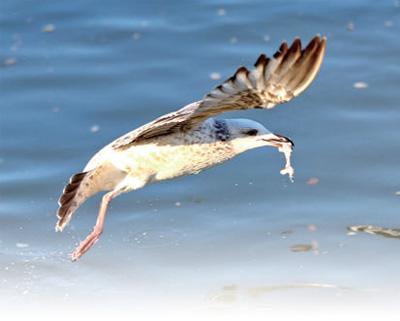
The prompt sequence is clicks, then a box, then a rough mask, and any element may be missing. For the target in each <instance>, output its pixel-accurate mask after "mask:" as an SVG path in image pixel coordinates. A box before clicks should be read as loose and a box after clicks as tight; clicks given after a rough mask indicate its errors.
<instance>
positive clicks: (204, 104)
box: [112, 36, 326, 149]
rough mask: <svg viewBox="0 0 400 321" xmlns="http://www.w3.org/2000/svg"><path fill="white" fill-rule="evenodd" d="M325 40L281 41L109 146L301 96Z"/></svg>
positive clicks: (121, 145) (314, 71) (119, 146)
mask: <svg viewBox="0 0 400 321" xmlns="http://www.w3.org/2000/svg"><path fill="white" fill-rule="evenodd" d="M325 46H326V39H325V38H324V37H323V38H320V37H319V36H316V37H314V38H313V39H312V40H311V41H310V43H309V44H308V45H307V46H306V48H304V49H302V48H301V41H300V39H295V40H294V41H293V43H292V45H291V46H290V48H289V47H288V45H287V43H286V42H284V43H282V44H281V46H280V48H279V50H278V51H277V52H276V53H275V54H274V56H273V58H268V57H266V56H265V55H264V54H263V55H261V56H260V57H259V58H258V60H257V62H256V63H255V67H256V68H255V69H253V70H252V71H249V70H247V69H246V68H245V67H240V68H239V69H238V70H237V71H236V73H235V74H234V75H233V76H232V77H231V78H229V79H228V80H226V81H225V82H224V83H223V84H222V85H220V86H218V87H216V88H215V89H214V90H212V91H211V92H210V93H209V94H207V95H206V96H205V97H204V98H203V100H201V101H199V102H194V103H192V104H189V105H187V106H185V107H183V108H182V109H179V110H177V111H176V112H173V113H170V114H167V115H164V116H161V117H159V118H157V119H156V120H154V121H152V122H151V123H148V124H146V125H144V126H142V127H140V128H138V129H136V130H134V131H133V132H130V133H128V134H126V135H124V136H122V137H121V138H119V139H117V140H116V141H115V142H114V143H113V144H112V147H113V148H115V149H125V148H128V147H129V146H131V145H132V144H135V143H138V142H140V141H143V140H146V139H150V138H153V137H157V136H161V135H165V134H170V133H171V132H173V131H175V130H178V129H182V128H190V127H192V126H195V125H196V124H198V123H200V122H202V121H204V120H205V119H207V118H209V117H212V116H214V115H217V114H220V113H223V112H226V111H233V110H240V109H250V108H267V109H269V108H272V107H274V106H276V105H277V104H281V103H284V102H287V101H289V100H291V99H292V98H294V97H296V96H298V95H300V94H301V93H302V92H303V91H304V90H305V89H306V88H307V87H308V86H309V85H310V84H311V82H312V81H313V80H314V78H315V76H316V75H317V73H318V71H319V69H320V66H321V63H322V59H323V57H324V53H325Z"/></svg>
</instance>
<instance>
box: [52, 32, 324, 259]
mask: <svg viewBox="0 0 400 321" xmlns="http://www.w3.org/2000/svg"><path fill="white" fill-rule="evenodd" d="M325 45H326V39H325V38H320V37H319V36H317V37H314V38H313V39H312V40H311V41H310V43H309V44H308V45H307V47H306V48H304V49H302V48H301V42H300V40H299V39H296V40H294V42H293V44H292V45H291V47H290V48H289V47H288V45H287V44H286V42H284V43H283V44H282V45H281V46H280V48H279V50H278V51H277V52H276V53H275V54H274V56H273V57H272V58H267V57H266V56H265V55H261V56H260V57H259V59H258V60H257V62H256V64H255V67H256V68H255V69H253V70H252V71H248V70H247V69H246V68H245V67H240V68H239V69H238V70H237V71H236V73H235V74H234V75H233V76H232V77H231V78H229V79H228V80H226V81H225V82H224V83H223V84H222V85H220V86H218V87H216V88H215V89H214V90H212V91H211V92H210V93H209V94H207V95H206V96H205V97H204V98H203V99H202V100H200V101H197V102H194V103H191V104H189V105H187V106H185V107H183V108H181V109H179V110H177V111H175V112H172V113H169V114H166V115H164V116H161V117H159V118H157V119H156V120H154V121H152V122H150V123H148V124H146V125H144V126H142V127H139V128H138V129H136V130H134V131H132V132H129V133H127V134H125V135H123V136H121V137H120V138H118V139H116V140H115V141H113V142H111V143H110V144H109V145H107V146H105V147H104V148H103V149H101V150H100V151H99V152H98V153H96V154H95V155H94V156H93V157H92V159H91V160H90V161H89V162H88V164H87V165H86V166H85V168H84V170H83V172H82V173H78V174H76V175H74V176H73V177H72V178H71V180H70V182H69V183H68V184H67V186H66V187H65V188H64V191H63V194H62V196H61V197H60V200H59V205H60V208H59V210H58V213H57V216H58V218H59V220H58V222H57V225H56V230H59V231H61V230H63V228H64V227H65V226H66V225H67V224H68V222H69V220H70V219H71V217H72V214H73V213H74V212H75V211H76V209H77V208H78V207H79V206H80V205H81V204H82V203H83V202H84V201H85V200H86V199H87V198H89V197H90V196H92V195H93V194H95V193H97V192H100V191H110V192H108V193H107V194H105V195H104V197H103V201H102V203H101V207H100V211H99V215H98V219H97V223H96V225H95V227H94V230H93V232H92V233H90V234H89V236H88V237H87V238H86V239H85V240H84V241H83V242H82V243H81V244H80V246H79V247H78V248H77V249H76V250H75V252H74V253H73V254H72V258H73V259H74V260H76V259H78V258H79V257H81V256H82V255H83V254H84V253H85V252H86V251H88V250H89V249H90V248H91V246H93V244H94V243H95V242H96V241H97V240H98V238H99V236H100V234H101V233H102V230H103V224H104V220H105V215H106V212H107V207H108V204H109V202H110V201H111V199H113V198H115V197H116V196H118V195H119V194H121V193H125V192H129V191H131V190H136V189H139V188H142V187H144V186H145V185H147V184H149V183H153V182H158V181H162V180H167V179H171V178H175V177H179V176H184V175H190V174H196V173H198V172H200V171H202V170H204V169H206V168H209V167H212V166H215V165H217V164H220V163H222V162H225V161H227V160H229V159H231V158H233V157H234V156H236V155H238V154H240V153H242V152H245V151H247V150H249V149H252V148H257V147H262V146H274V147H277V148H278V149H279V150H280V151H285V156H286V158H287V162H288V163H287V166H290V160H288V157H290V153H291V149H292V147H293V143H292V141H291V140H290V139H288V138H286V137H284V136H281V135H276V134H272V133H271V132H270V131H268V130H267V129H266V128H265V127H264V126H262V125H261V124H259V123H257V122H254V121H251V120H246V119H239V120H238V119H236V120H235V119H225V120H224V119H215V118H213V117H214V116H215V115H217V114H220V113H223V112H226V111H232V110H239V109H249V108H264V109H269V108H272V107H274V106H275V105H277V104H280V103H283V102H287V101H289V100H291V99H292V98H294V97H296V96H298V95H299V94H300V93H301V92H303V91H304V90H305V89H306V88H307V87H308V86H309V85H310V83H311V82H312V81H313V79H314V78H315V76H316V74H317V72H318V71H319V69H320V66H321V63H322V60H323V56H324V53H325ZM288 146H289V147H288ZM288 153H289V154H288ZM288 155H289V156H288ZM292 172H293V169H292V168H291V166H290V168H287V169H286V171H285V173H292ZM289 175H291V174H289Z"/></svg>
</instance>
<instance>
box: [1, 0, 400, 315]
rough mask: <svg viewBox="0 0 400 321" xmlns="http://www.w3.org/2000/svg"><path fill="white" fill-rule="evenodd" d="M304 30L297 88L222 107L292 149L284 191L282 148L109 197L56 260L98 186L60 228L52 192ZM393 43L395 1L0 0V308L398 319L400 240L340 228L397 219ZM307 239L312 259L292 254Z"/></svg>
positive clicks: (397, 18) (93, 208)
mask: <svg viewBox="0 0 400 321" xmlns="http://www.w3.org/2000/svg"><path fill="white" fill-rule="evenodd" d="M43 29H47V31H50V32H45V31H43ZM349 29H352V30H349ZM317 33H320V34H322V35H326V36H327V37H328V48H327V53H326V59H325V61H324V64H323V66H322V69H321V72H320V74H319V75H318V77H317V79H316V80H315V82H314V83H313V85H312V86H311V87H310V88H309V89H308V90H307V91H306V92H305V93H304V94H303V95H301V96H300V97H298V98H296V99H295V100H294V101H292V102H290V103H289V104H285V105H282V106H279V107H277V108H275V109H273V110H270V111H246V112H237V113H231V114H229V115H226V117H238V118H243V117H245V118H251V119H254V120H257V121H259V122H261V123H263V124H264V125H265V126H266V127H267V128H269V129H270V130H271V131H273V132H278V133H281V134H284V135H286V136H288V137H291V138H292V139H293V140H294V141H295V144H296V148H295V151H294V155H293V162H294V166H295V169H296V181H295V183H294V184H291V183H290V182H288V180H287V178H286V177H282V176H280V175H279V170H280V169H281V168H282V166H283V157H282V155H281V154H279V153H277V152H276V151H274V150H272V149H269V150H268V149H259V150H253V151H250V152H248V153H246V154H243V155H241V156H239V157H237V158H236V159H234V160H232V161H230V162H228V163H226V164H224V165H223V166H218V167H216V168H213V169H210V170H208V171H206V172H203V173H201V174H199V175H195V176H190V177H184V178H181V179H178V180H173V181H170V182H165V183H161V184H158V185H152V186H149V187H146V188H145V189H143V190H140V191H137V192H134V193H130V194H126V195H123V196H120V197H119V198H118V199H116V200H115V201H114V202H113V203H112V207H111V210H110V214H109V216H108V218H107V222H106V229H105V233H104V234H103V235H102V238H101V240H100V241H99V242H98V243H97V244H96V246H95V247H94V248H93V249H92V250H91V251H90V252H89V253H88V254H87V255H86V256H85V257H83V259H82V260H81V261H79V262H78V263H71V262H70V261H69V259H68V255H69V253H70V252H71V250H72V249H73V248H74V247H75V246H76V244H77V243H78V242H79V240H81V239H83V238H84V237H85V236H86V234H87V233H88V232H89V231H90V229H91V227H92V225H93V224H94V222H95V218H96V214H97V208H98V204H99V200H100V198H99V196H98V197H94V198H93V199H91V200H89V201H88V202H87V203H86V204H85V205H84V206H82V207H81V208H80V210H79V212H78V213H77V215H76V216H75V217H74V219H73V221H72V222H71V225H70V226H69V227H68V228H67V229H66V231H65V232H64V233H62V234H60V233H55V232H54V224H55V222H56V218H55V212H56V210H57V199H58V197H59V194H60V193H61V191H62V189H63V186H64V184H65V183H66V182H67V180H68V178H69V177H70V176H71V175H72V174H73V173H75V172H78V171H80V170H81V169H82V168H83V167H84V165H85V164H86V162H87V161H88V159H89V158H90V157H91V156H92V155H93V154H94V153H95V152H96V151H97V150H98V149H99V148H101V147H102V146H104V145H105V144H107V143H109V142H110V141H112V140H113V139H114V138H116V137H118V136H120V135H122V134H124V133H125V132H127V131H130V130H132V129H134V128H136V127H138V126H140V125H142V124H144V123H146V122H148V121H151V120H152V119H154V118H155V117H157V116H159V115H162V114H163V113H166V112H170V111H172V110H175V109H177V108H179V107H181V106H183V105H185V104H187V103H190V102H192V101H195V100H198V99H201V97H202V96H203V95H204V94H206V93H207V92H208V91H209V90H211V89H212V88H213V87H214V86H216V85H218V84H219V83H220V82H221V81H222V80H223V79H224V78H227V77H229V76H230V75H231V74H232V73H233V72H234V71H235V69H236V68H237V67H238V66H239V65H247V66H251V65H252V64H253V63H254V61H255V60H256V58H257V57H258V55H259V54H260V53H262V52H265V53H267V54H268V55H271V54H273V52H274V51H275V50H276V49H277V47H278V46H279V44H280V42H281V41H282V40H289V41H290V40H292V39H293V38H294V37H295V36H300V37H301V38H302V39H303V43H306V42H307V41H308V40H309V39H311V37H313V36H314V35H315V34H317ZM399 35H400V3H399V2H398V1H395V2H393V1H379V2H378V1H335V2H332V3H327V2H323V1H311V0H308V1H233V0H232V1H229V0H226V1H202V2H197V3H196V4H193V3H190V4H189V2H180V1H168V2H167V1H160V2H156V1H149V2H141V1H126V0H125V1H101V2H99V1H75V2H61V1H57V2H56V1H14V0H2V1H1V3H0V94H1V99H0V112H1V115H0V135H1V136H0V198H1V202H0V306H3V307H7V308H8V309H9V310H10V311H14V313H15V311H16V310H12V309H15V308H16V307H19V306H21V305H23V306H24V307H25V308H26V309H27V310H25V311H36V310H40V306H41V305H42V304H45V303H49V302H51V306H52V308H51V309H54V310H55V311H57V312H60V311H63V312H64V313H67V312H68V311H69V312H71V311H75V310H78V309H92V310H93V311H96V312H99V311H103V312H104V311H106V312H109V313H110V314H111V315H112V314H113V313H114V312H115V313H117V311H118V312H119V313H122V312H121V311H124V312H126V313H131V312H132V311H136V310H137V309H142V315H146V313H150V312H154V307H157V309H158V310H159V311H169V310H174V311H176V309H178V310H180V309H183V308H182V305H184V306H185V307H186V308H187V309H190V308H191V307H193V308H195V309H197V310H200V311H202V312H204V313H205V314H206V315H207V313H208V312H210V311H211V312H215V309H216V310H217V311H218V313H219V312H221V311H222V313H224V312H227V311H236V310H240V311H242V310H241V309H248V311H250V312H251V311H264V312H265V313H269V312H271V311H272V312H271V313H279V314H285V313H288V311H287V309H286V307H287V306H288V305H290V306H298V307H301V309H303V310H304V311H306V312H307V313H310V311H314V309H315V302H319V304H320V306H321V307H323V311H325V312H327V311H333V310H335V311H339V310H340V309H341V307H343V309H345V308H344V307H346V306H347V307H348V308H350V307H352V308H357V307H363V308H365V307H369V308H370V309H371V310H373V309H375V310H380V309H382V310H384V311H386V312H387V311H397V312H399V310H397V308H396V305H395V304H396V302H397V301H398V300H397V299H398V297H399V295H400V286H399V284H400V274H399V273H398V271H399V265H400V257H399V255H398V249H399V246H400V243H399V241H398V240H396V239H387V238H384V237H380V236H376V235H367V234H358V235H354V236H349V235H347V230H346V228H347V226H350V225H357V224H372V225H377V226H385V227H391V228H396V227H399V225H400V218H399V207H400V203H399V202H400V198H399V196H396V191H398V190H400V183H399V182H400V172H399V171H398V165H399V159H400V143H399V142H400V140H399V137H400V126H399V124H400V113H399V103H398V102H399V101H400V91H399V89H398V87H399V82H400V60H399V52H400V41H399V40H400V38H399ZM212 73H218V74H219V75H221V79H220V80H214V79H212V77H211V75H212ZM356 82H364V83H366V84H367V88H364V89H357V88H354V86H353V85H354V83H356ZM310 178H318V180H319V181H318V184H316V185H309V184H307V181H308V180H309V179H310ZM310 225H311V226H312V228H311V230H315V228H313V227H316V231H310ZM282 232H283V233H282ZM311 242H314V244H317V245H318V251H310V252H306V253H294V252H292V251H291V250H290V247H291V246H292V245H295V244H310V243H311ZM310 284H325V285H331V287H325V288H323V287H314V288H312V286H310ZM300 285H304V286H300ZM270 287H274V290H271V288H270ZM260 288H262V289H264V290H260ZM257 289H258V290H257ZM254 291H256V292H257V291H258V292H257V293H258V294H257V295H252V294H251V293H253V294H254ZM66 303H67V304H66ZM49 309H50V308H49ZM51 309H50V310H51ZM324 309H325V310H324ZM391 309H392V310H391ZM367 310H368V309H367ZM10 313H11V312H10ZM27 313H28V312H27ZM93 313H95V312H93Z"/></svg>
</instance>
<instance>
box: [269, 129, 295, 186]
mask: <svg viewBox="0 0 400 321" xmlns="http://www.w3.org/2000/svg"><path fill="white" fill-rule="evenodd" d="M274 135H275V136H276V137H277V138H278V139H276V140H275V141H276V145H275V146H276V148H278V151H280V152H281V153H283V154H284V155H285V161H286V164H285V168H283V169H282V170H281V171H280V173H281V175H286V174H288V175H289V179H290V181H291V182H292V183H293V182H294V168H293V167H292V164H291V156H292V151H293V147H294V143H293V142H292V140H290V139H289V138H287V137H285V136H282V135H279V134H274Z"/></svg>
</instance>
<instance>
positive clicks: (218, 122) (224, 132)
mask: <svg viewBox="0 0 400 321" xmlns="http://www.w3.org/2000/svg"><path fill="white" fill-rule="evenodd" d="M214 129H215V135H216V137H217V139H218V140H220V141H223V142H224V141H227V140H228V139H229V138H230V137H231V134H230V132H229V129H228V125H227V123H226V121H225V120H222V119H215V120H214Z"/></svg>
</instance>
